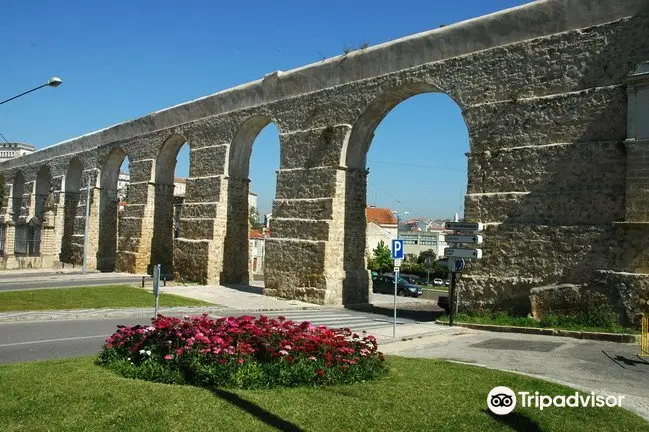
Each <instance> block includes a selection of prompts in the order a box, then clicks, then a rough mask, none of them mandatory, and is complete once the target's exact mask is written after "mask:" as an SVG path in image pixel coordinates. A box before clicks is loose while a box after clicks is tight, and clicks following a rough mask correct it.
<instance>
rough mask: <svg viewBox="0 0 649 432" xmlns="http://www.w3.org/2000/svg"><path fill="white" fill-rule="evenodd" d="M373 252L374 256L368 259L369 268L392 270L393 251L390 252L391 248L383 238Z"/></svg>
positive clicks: (381, 271) (384, 270)
mask: <svg viewBox="0 0 649 432" xmlns="http://www.w3.org/2000/svg"><path fill="white" fill-rule="evenodd" d="M373 252H374V256H373V257H370V258H369V259H368V260H367V268H368V269H369V270H374V271H377V272H379V273H383V272H388V271H390V270H391V269H392V267H393V265H394V262H393V261H392V252H390V248H388V247H387V245H386V244H385V242H383V240H381V241H380V242H379V244H378V245H377V246H376V248H375V249H374V250H373Z"/></svg>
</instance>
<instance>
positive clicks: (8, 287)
mask: <svg viewBox="0 0 649 432" xmlns="http://www.w3.org/2000/svg"><path fill="white" fill-rule="evenodd" d="M141 282H142V276H130V277H129V276H126V277H125V276H114V275H113V276H106V277H100V278H98V277H90V278H87V279H84V278H82V277H79V278H74V279H69V278H54V277H52V278H51V279H48V280H45V279H39V280H29V279H25V280H24V281H20V282H17V281H15V280H14V281H8V282H2V281H1V280H0V291H21V290H30V289H51V288H68V287H77V286H95V285H107V284H139V283H141ZM146 283H147V284H150V283H151V281H150V280H147V281H146Z"/></svg>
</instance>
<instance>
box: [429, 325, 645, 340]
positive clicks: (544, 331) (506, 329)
mask: <svg viewBox="0 0 649 432" xmlns="http://www.w3.org/2000/svg"><path fill="white" fill-rule="evenodd" d="M435 322H437V323H438V324H441V325H445V326H448V325H449V324H448V323H447V322H441V321H435ZM453 324H454V325H457V326H459V327H465V328H470V329H473V330H486V331H493V332H501V333H523V334H534V335H544V336H562V337H570V338H574V339H588V340H596V341H605V342H617V343H639V342H640V335H635V334H629V333H603V332H588V331H578V330H561V329H554V328H536V327H515V326H501V325H493V324H473V323H453Z"/></svg>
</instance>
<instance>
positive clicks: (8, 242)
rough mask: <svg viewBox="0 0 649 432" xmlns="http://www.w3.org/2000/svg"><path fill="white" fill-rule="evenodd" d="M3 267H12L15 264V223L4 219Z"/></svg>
mask: <svg viewBox="0 0 649 432" xmlns="http://www.w3.org/2000/svg"><path fill="white" fill-rule="evenodd" d="M4 224H5V251H4V256H5V268H7V269H10V268H14V266H15V265H16V256H15V254H14V248H15V245H16V223H15V222H14V221H13V220H11V219H10V220H5V222H4Z"/></svg>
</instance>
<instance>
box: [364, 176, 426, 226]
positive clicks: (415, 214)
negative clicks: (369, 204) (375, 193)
mask: <svg viewBox="0 0 649 432" xmlns="http://www.w3.org/2000/svg"><path fill="white" fill-rule="evenodd" d="M367 182H368V183H369V184H371V185H372V186H374V187H375V188H377V189H378V190H380V191H381V192H383V193H384V194H385V195H387V196H388V197H390V198H392V199H393V200H394V201H396V202H397V203H399V204H401V205H402V206H403V207H404V208H405V209H406V210H410V211H412V214H413V215H414V216H419V215H418V214H417V213H416V212H415V210H414V209H413V208H412V207H410V206H408V205H406V204H404V203H403V202H401V201H400V200H399V199H398V198H396V197H394V196H392V195H390V194H389V193H388V192H386V191H385V190H384V189H381V188H380V187H378V186H377V185H375V184H374V183H372V182H371V181H369V180H367ZM414 216H413V217H414Z"/></svg>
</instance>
